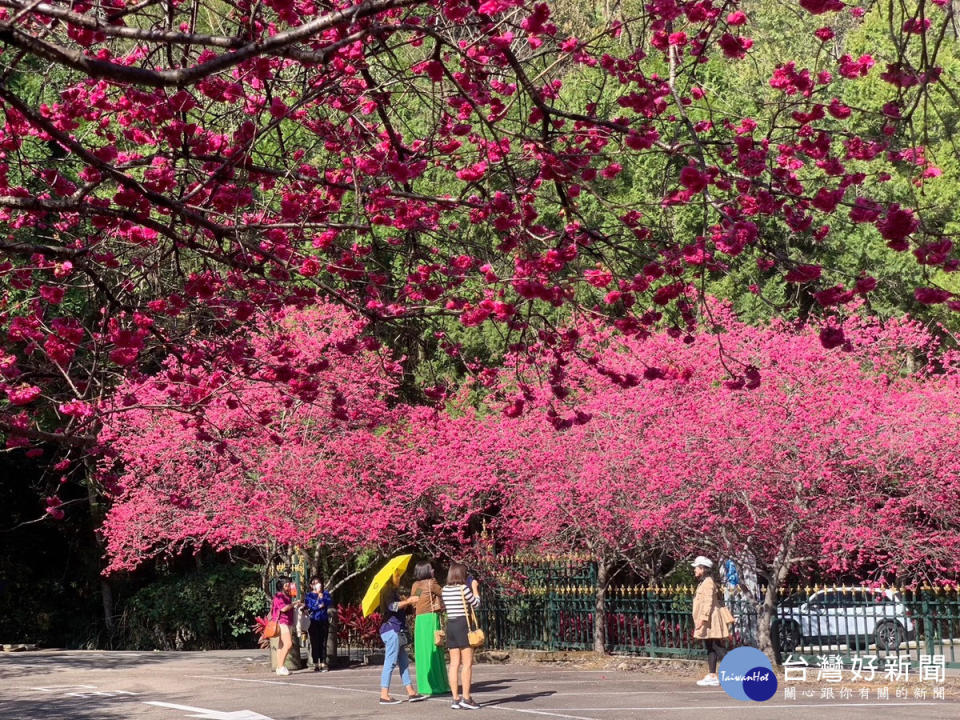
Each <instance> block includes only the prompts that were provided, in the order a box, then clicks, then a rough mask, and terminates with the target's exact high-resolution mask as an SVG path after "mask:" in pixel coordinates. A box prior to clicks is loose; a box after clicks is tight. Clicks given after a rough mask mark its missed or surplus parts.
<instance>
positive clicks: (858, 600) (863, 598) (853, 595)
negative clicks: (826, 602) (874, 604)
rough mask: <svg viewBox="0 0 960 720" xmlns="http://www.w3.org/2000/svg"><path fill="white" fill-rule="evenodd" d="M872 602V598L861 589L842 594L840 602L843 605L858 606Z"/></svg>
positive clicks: (848, 606)
mask: <svg viewBox="0 0 960 720" xmlns="http://www.w3.org/2000/svg"><path fill="white" fill-rule="evenodd" d="M870 602H871V599H870V598H868V597H867V594H866V593H864V592H862V591H860V590H853V591H847V592H845V593H842V594H841V595H840V603H841V605H842V607H847V608H858V607H863V606H864V605H867V604H868V603H870Z"/></svg>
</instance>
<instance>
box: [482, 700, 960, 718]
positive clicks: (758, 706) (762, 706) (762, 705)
mask: <svg viewBox="0 0 960 720" xmlns="http://www.w3.org/2000/svg"><path fill="white" fill-rule="evenodd" d="M907 705H931V706H939V707H945V706H946V703H940V702H901V703H890V702H884V703H882V704H881V703H786V704H783V705H771V704H769V703H766V702H759V703H750V704H749V705H747V704H745V703H742V702H737V703H736V704H730V705H677V706H663V705H651V706H649V707H584V708H558V709H559V710H567V711H569V712H610V711H613V710H690V711H694V710H695V711H700V710H770V709H772V708H795V707H812V708H828V707H843V708H848V707H868V708H873V709H877V708H881V707H883V708H887V707H904V706H907ZM482 706H483V705H482V703H481V707H482ZM490 707H491V709H494V708H496V707H500V706H496V705H491V706H490ZM503 709H504V710H513V711H514V712H541V711H539V710H521V709H520V708H511V707H504V708H503ZM567 717H573V716H567ZM586 720H596V718H586Z"/></svg>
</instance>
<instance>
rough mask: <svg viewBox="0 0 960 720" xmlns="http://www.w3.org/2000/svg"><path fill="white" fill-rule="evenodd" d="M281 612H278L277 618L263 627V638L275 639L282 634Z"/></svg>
mask: <svg viewBox="0 0 960 720" xmlns="http://www.w3.org/2000/svg"><path fill="white" fill-rule="evenodd" d="M279 621H280V612H279V611H277V617H275V618H274V619H273V620H271V621H270V622H268V623H267V624H266V625H264V626H263V636H264V637H265V638H267V639H268V640H269V639H270V638H275V637H277V636H278V635H279V634H280V622H279Z"/></svg>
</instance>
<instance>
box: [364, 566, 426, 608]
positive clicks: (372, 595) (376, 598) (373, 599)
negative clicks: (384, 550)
mask: <svg viewBox="0 0 960 720" xmlns="http://www.w3.org/2000/svg"><path fill="white" fill-rule="evenodd" d="M412 557H413V555H397V556H396V557H395V558H392V559H391V560H390V561H389V562H388V563H387V564H386V565H384V566H383V567H382V568H380V570H379V572H377V574H376V575H375V576H374V578H373V580H372V581H371V582H370V587H368V588H367V592H366V593H365V594H364V596H363V600H362V601H361V603H360V609H361V610H363V616H364V617H367V616H368V615H369V614H370V613H372V612H373V611H374V610H376V609H377V608H378V607H380V593H382V592H383V588H384V587H386V586H387V584H388V583H390V582H392V581H393V576H394V574H395V573H396V572H397V571H399V572H400V574H401V575H402V574H403V573H405V572H406V571H407V565H409V564H410V558H412Z"/></svg>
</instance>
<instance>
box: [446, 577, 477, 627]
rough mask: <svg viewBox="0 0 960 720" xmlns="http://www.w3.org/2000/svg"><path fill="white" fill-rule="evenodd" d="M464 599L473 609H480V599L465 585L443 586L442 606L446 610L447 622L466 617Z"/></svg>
mask: <svg viewBox="0 0 960 720" xmlns="http://www.w3.org/2000/svg"><path fill="white" fill-rule="evenodd" d="M464 597H466V599H467V602H468V603H470V604H471V605H473V607H480V598H478V597H477V596H476V595H474V594H473V590H471V589H470V588H468V587H467V586H466V585H444V586H443V605H444V607H446V609H447V619H448V620H453V618H461V617H466V616H467V608H466V606H465V605H464V604H463V599H464Z"/></svg>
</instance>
